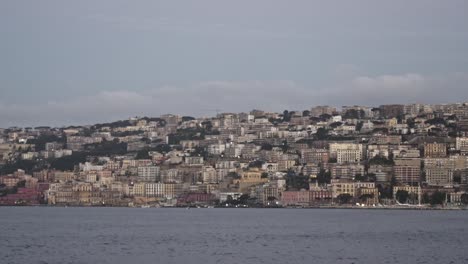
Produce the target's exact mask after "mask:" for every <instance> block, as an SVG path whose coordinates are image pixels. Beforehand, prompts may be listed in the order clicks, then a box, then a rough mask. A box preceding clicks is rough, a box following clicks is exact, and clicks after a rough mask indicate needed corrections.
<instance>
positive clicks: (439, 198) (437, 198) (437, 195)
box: [429, 191, 446, 205]
mask: <svg viewBox="0 0 468 264" xmlns="http://www.w3.org/2000/svg"><path fill="white" fill-rule="evenodd" d="M445 197H446V194H445V193H444V192H439V191H436V192H434V193H433V194H432V195H431V198H430V201H429V203H430V204H431V205H437V204H443V203H444V201H445Z"/></svg>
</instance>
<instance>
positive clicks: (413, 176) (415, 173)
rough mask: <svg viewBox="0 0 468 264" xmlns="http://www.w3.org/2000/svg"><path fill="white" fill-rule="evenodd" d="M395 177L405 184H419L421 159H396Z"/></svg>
mask: <svg viewBox="0 0 468 264" xmlns="http://www.w3.org/2000/svg"><path fill="white" fill-rule="evenodd" d="M394 162H395V166H393V175H394V176H395V180H396V181H397V182H399V183H403V184H414V183H418V182H419V181H420V179H421V160H420V159H419V158H398V159H394Z"/></svg>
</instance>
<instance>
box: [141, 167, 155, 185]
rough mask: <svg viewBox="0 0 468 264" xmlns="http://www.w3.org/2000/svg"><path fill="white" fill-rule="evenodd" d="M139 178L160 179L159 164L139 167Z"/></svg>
mask: <svg viewBox="0 0 468 264" xmlns="http://www.w3.org/2000/svg"><path fill="white" fill-rule="evenodd" d="M138 179H139V180H140V181H144V182H158V181H160V170H159V167H158V166H142V167H138Z"/></svg>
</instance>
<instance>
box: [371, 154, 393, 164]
mask: <svg viewBox="0 0 468 264" xmlns="http://www.w3.org/2000/svg"><path fill="white" fill-rule="evenodd" d="M369 164H370V165H394V162H393V160H391V159H387V158H386V157H383V156H380V155H377V156H375V157H373V158H372V159H370V160H369Z"/></svg>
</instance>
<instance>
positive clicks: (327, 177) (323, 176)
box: [317, 169, 331, 184]
mask: <svg viewBox="0 0 468 264" xmlns="http://www.w3.org/2000/svg"><path fill="white" fill-rule="evenodd" d="M317 181H318V183H319V184H325V183H330V182H331V172H330V171H326V170H325V169H320V172H319V173H318V174H317Z"/></svg>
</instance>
